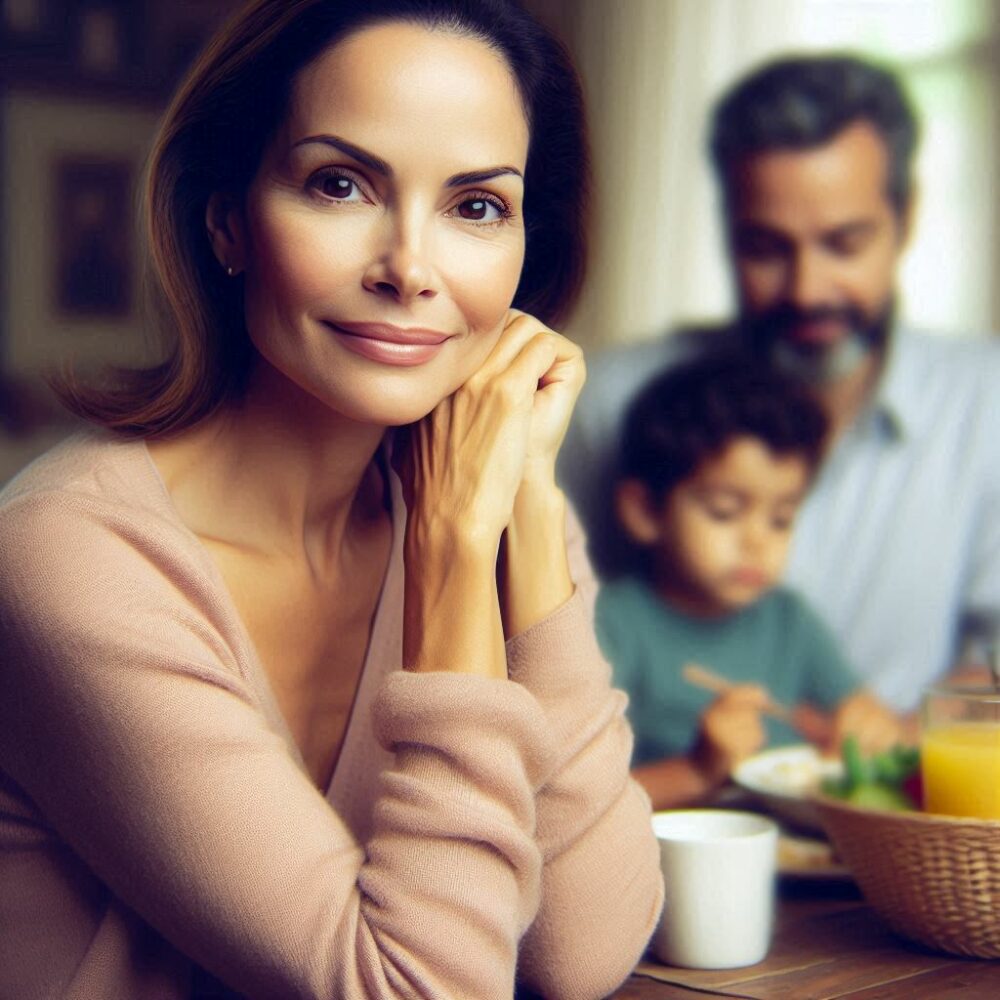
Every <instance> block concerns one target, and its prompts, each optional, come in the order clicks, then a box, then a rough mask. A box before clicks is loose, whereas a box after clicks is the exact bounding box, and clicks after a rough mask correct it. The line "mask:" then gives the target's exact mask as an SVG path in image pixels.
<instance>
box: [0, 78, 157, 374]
mask: <svg viewBox="0 0 1000 1000" xmlns="http://www.w3.org/2000/svg"><path fill="white" fill-rule="evenodd" d="M0 104H2V105H3V122H4V129H3V135H2V137H0V139H2V140H3V141H2V142H0V150H2V152H3V163H2V165H0V178H2V182H3V213H2V214H3V216H4V219H5V225H4V227H3V228H2V230H0V239H2V240H3V253H2V255H0V266H2V275H0V288H2V289H3V293H2V294H0V320H2V329H0V334H2V335H0V349H2V365H0V368H2V370H5V371H7V372H8V373H11V374H15V375H19V376H21V375H23V376H25V377H33V378H34V377H37V378H38V379H39V381H40V380H41V376H42V374H43V373H45V372H47V371H51V370H52V369H53V368H60V367H62V366H63V365H65V364H70V365H72V366H73V367H74V368H76V369H77V370H80V371H81V372H85V371H87V370H90V369H93V370H96V369H99V368H102V367H103V366H104V365H105V364H132V363H135V362H136V361H141V360H143V359H144V358H145V357H146V356H147V353H148V349H149V347H150V345H151V343H152V342H153V338H152V337H151V336H150V333H151V330H152V326H151V321H150V318H149V316H147V315H146V314H145V313H144V310H143V308H142V300H143V295H142V284H143V282H142V271H143V259H144V248H143V243H142V240H141V237H140V235H139V230H138V224H137V215H138V212H137V197H138V189H139V187H140V184H141V178H142V173H143V169H144V164H145V160H146V157H147V155H148V152H149V146H150V142H151V139H152V136H153V132H154V130H155V127H156V124H157V119H158V114H157V112H156V111H154V110H149V109H145V108H141V107H123V106H118V107H116V106H113V105H109V104H102V103H97V102H90V101H89V100H68V99H63V98H60V97H53V96H50V95H47V94H26V93H21V94H18V93H12V92H8V94H7V95H6V98H3V97H0Z"/></svg>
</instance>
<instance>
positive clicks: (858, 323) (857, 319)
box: [754, 302, 868, 332]
mask: <svg viewBox="0 0 1000 1000" xmlns="http://www.w3.org/2000/svg"><path fill="white" fill-rule="evenodd" d="M824 322H835V323H841V324H843V325H844V326H847V327H848V328H850V329H852V330H864V329H865V327H866V326H867V325H868V320H867V318H866V317H865V315H864V313H863V312H862V311H861V310H860V309H858V308H856V307H854V306H816V307H814V308H812V309H801V308H800V307H798V306H796V305H793V304H792V303H790V302H785V303H782V304H781V305H779V306H775V307H774V308H773V309H769V310H768V311H767V312H764V313H761V314H760V315H759V316H758V317H757V319H756V321H755V322H754V326H755V327H757V328H758V329H764V330H771V331H778V332H781V331H784V330H788V329H790V328H792V327H796V326H805V325H806V324H809V323H824Z"/></svg>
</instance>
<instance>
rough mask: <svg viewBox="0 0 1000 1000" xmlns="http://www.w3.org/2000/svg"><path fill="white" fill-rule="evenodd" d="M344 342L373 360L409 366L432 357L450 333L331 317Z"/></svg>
mask: <svg viewBox="0 0 1000 1000" xmlns="http://www.w3.org/2000/svg"><path fill="white" fill-rule="evenodd" d="M325 325H326V326H327V328H328V329H330V330H332V331H333V333H334V334H335V335H336V337H337V339H338V340H339V341H340V343H341V344H343V345H344V347H346V348H347V349H348V350H349V351H353V352H354V353H355V354H360V355H361V357H363V358H367V359H368V360H369V361H377V362H379V363H380V364H384V365H397V366H399V367H403V368H407V367H411V366H413V365H422V364H424V363H425V362H427V361H430V359H431V358H433V357H434V356H435V355H436V354H437V353H438V351H440V350H441V347H442V346H443V345H444V343H445V341H447V340H448V339H449V336H450V335H449V334H447V333H441V332H440V331H439V330H427V329H425V328H423V327H400V326H392V325H390V324H388V323H332V322H329V321H327V322H326V324H325Z"/></svg>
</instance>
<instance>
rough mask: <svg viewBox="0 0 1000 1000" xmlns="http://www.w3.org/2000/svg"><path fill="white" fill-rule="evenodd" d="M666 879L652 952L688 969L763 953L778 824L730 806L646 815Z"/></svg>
mask: <svg viewBox="0 0 1000 1000" xmlns="http://www.w3.org/2000/svg"><path fill="white" fill-rule="evenodd" d="M653 832H654V833H655V834H656V839H657V840H658V841H659V843H660V866H661V867H662V869H663V879H664V883H665V884H666V902H665V904H664V907H663V916H662V917H661V918H660V923H659V926H658V927H657V929H656V932H655V934H654V935H653V940H652V946H653V951H654V953H655V954H656V957H657V958H659V959H660V961H661V962H666V963H667V964H668V965H680V966H685V967H687V968H691V969H734V968H739V967H740V966H744V965H754V964H755V963H757V962H759V961H761V960H762V959H763V958H764V956H765V955H766V954H767V950H768V948H769V947H770V944H771V932H772V929H773V925H774V886H775V868H776V861H777V850H778V828H777V826H776V825H775V824H774V823H773V822H772V821H771V820H769V819H766V818H765V817H763V816H757V815H755V814H753V813H746V812H736V811H734V810H729V809H684V810H672V811H668V812H658V813H655V814H654V815H653Z"/></svg>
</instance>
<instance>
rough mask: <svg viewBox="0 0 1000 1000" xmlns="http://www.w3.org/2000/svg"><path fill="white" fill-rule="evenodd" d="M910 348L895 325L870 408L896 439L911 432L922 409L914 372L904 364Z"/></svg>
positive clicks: (882, 426) (873, 416)
mask: <svg viewBox="0 0 1000 1000" xmlns="http://www.w3.org/2000/svg"><path fill="white" fill-rule="evenodd" d="M911 347H912V344H911V342H910V338H909V337H907V336H906V334H905V333H904V332H903V331H902V330H900V329H899V328H898V327H897V328H894V329H893V331H892V334H891V335H890V338H889V342H888V344H887V347H886V358H885V366H884V367H883V369H882V374H881V376H880V377H879V380H878V384H877V385H876V387H875V395H874V398H873V400H872V403H871V407H870V413H871V415H872V419H874V420H875V421H876V422H877V423H878V424H879V426H880V427H881V428H882V429H883V430H884V431H885V433H886V434H887V435H888V436H889V437H891V438H893V439H895V440H903V439H904V438H906V437H908V436H910V435H911V434H913V433H914V431H915V429H916V428H917V425H918V423H919V421H920V418H921V415H922V414H923V412H924V410H923V406H922V404H921V399H920V386H919V385H918V384H917V383H918V380H917V378H916V377H915V376H916V371H915V369H914V366H913V365H910V364H907V360H908V355H909V353H910V351H911Z"/></svg>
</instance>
